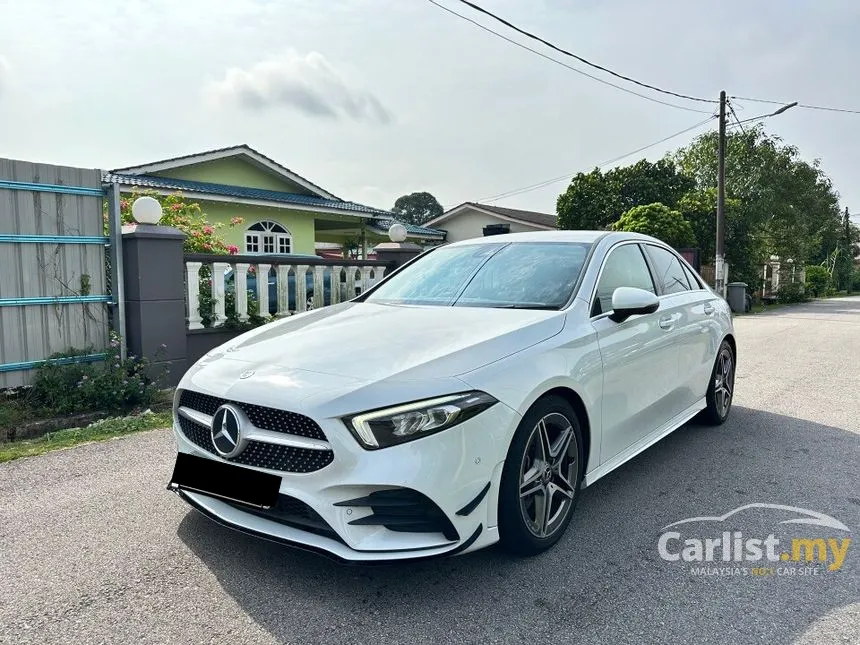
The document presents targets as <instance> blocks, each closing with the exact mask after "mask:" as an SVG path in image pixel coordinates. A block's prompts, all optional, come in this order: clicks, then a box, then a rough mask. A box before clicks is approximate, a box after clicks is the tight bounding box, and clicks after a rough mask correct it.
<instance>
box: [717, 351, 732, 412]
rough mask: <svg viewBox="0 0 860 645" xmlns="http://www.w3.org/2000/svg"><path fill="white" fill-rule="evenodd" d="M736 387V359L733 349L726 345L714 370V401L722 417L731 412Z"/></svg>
mask: <svg viewBox="0 0 860 645" xmlns="http://www.w3.org/2000/svg"><path fill="white" fill-rule="evenodd" d="M734 387H735V361H734V358H732V352H731V350H730V349H729V348H727V347H724V348H723V349H722V351H721V352H720V355H719V357H718V358H717V369H716V370H714V401H715V403H716V406H717V412H718V413H719V415H720V416H721V417H725V416H726V415H727V414H728V413H729V406H730V405H731V404H732V393H733V392H734Z"/></svg>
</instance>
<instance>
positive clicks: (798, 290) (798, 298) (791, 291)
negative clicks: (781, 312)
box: [776, 282, 807, 304]
mask: <svg viewBox="0 0 860 645" xmlns="http://www.w3.org/2000/svg"><path fill="white" fill-rule="evenodd" d="M776 299H777V301H778V302H782V303H784V304H790V303H793V302H804V301H805V300H806V299H807V298H806V294H805V293H804V292H803V285H802V284H801V283H799V282H794V283H791V282H788V283H785V284H781V285H779V291H778V292H777V294H776Z"/></svg>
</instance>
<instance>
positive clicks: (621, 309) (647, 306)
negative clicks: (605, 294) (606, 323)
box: [609, 287, 660, 322]
mask: <svg viewBox="0 0 860 645" xmlns="http://www.w3.org/2000/svg"><path fill="white" fill-rule="evenodd" d="M659 306H660V300H659V299H658V298H657V296H656V295H654V294H653V293H651V292H650V291H645V289H637V288H636V287H618V288H617V289H616V290H615V291H613V292H612V313H611V314H610V315H609V319H610V320H614V321H615V322H622V321H624V320H627V319H628V318H629V317H630V316H637V315H640V314H653V313H654V312H655V311H657V308H658V307H659Z"/></svg>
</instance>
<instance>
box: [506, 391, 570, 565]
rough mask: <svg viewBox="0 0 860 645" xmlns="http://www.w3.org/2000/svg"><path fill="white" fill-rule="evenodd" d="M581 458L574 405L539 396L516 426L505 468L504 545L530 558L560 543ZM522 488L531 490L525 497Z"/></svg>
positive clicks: (565, 527) (562, 400)
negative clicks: (545, 457) (547, 502)
mask: <svg viewBox="0 0 860 645" xmlns="http://www.w3.org/2000/svg"><path fill="white" fill-rule="evenodd" d="M568 429H569V432H568ZM541 439H543V441H541ZM542 455H543V456H547V455H548V458H547V459H541V456H542ZM583 461H584V450H583V443H582V430H581V424H580V421H579V419H578V417H577V415H576V412H575V411H574V409H573V408H572V407H571V405H570V404H569V403H568V402H567V401H565V400H564V399H562V398H560V397H557V396H548V397H545V398H543V399H540V400H538V401H537V403H535V404H534V405H533V406H532V408H531V409H530V410H529V411H528V412H527V413H526V415H525V416H524V417H523V419H522V421H521V422H520V424H519V426H518V427H517V431H516V433H514V438H513V441H512V442H511V447H510V449H509V450H508V456H507V459H506V460H505V465H504V469H503V470H502V481H501V487H500V490H499V539H500V541H501V545H502V548H504V549H505V550H506V551H508V552H509V553H513V554H516V555H524V556H529V555H537V554H538V553H542V552H543V551H546V550H547V549H549V548H550V547H551V546H552V545H553V544H555V543H556V542H558V540H559V539H560V538H561V536H562V535H564V532H565V530H566V529H567V525H568V524H569V523H570V518H571V516H572V515H573V511H574V509H575V508H576V502H577V501H578V500H579V492H580V484H581V482H582V476H583V474H584V472H585V464H584V462H583ZM521 491H522V492H527V493H528V492H529V491H531V492H530V494H527V495H524V496H522V497H521V495H520V493H521ZM547 499H548V500H549V509H548V511H549V512H548V513H547V512H546V511H547V506H546V500H547Z"/></svg>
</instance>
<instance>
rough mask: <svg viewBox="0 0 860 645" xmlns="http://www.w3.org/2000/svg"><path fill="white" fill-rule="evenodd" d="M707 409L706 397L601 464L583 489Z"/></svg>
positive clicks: (590, 474)
mask: <svg viewBox="0 0 860 645" xmlns="http://www.w3.org/2000/svg"><path fill="white" fill-rule="evenodd" d="M706 407H707V403H706V402H705V397H702V398H701V399H699V400H698V401H697V402H696V403H694V404H693V405H691V406H690V407H689V408H687V409H686V410H684V411H683V412H681V413H680V414H679V415H677V416H675V417H674V418H672V419H671V420H670V421H669V422H668V423H667V424H666V425H664V426H663V427H662V428H658V429H657V430H655V431H654V432H652V433H651V434H649V435H648V436H647V437H644V438H643V439H642V440H640V441H639V442H638V443H634V444H633V445H632V446H630V447H629V448H627V449H626V450H624V451H623V452H620V453H618V454H617V455H615V456H614V457H613V458H612V459H610V460H609V461H607V462H606V463H605V464H601V465H600V466H598V467H597V468H595V469H594V470H592V471H591V472H590V473H586V474H585V478H584V479H583V487H586V486H591V485H592V484H593V483H594V482H596V481H597V480H598V479H600V478H601V477H603V476H604V475H607V474H609V473H611V472H612V471H613V470H615V469H616V468H618V467H619V466H620V465H622V464H624V463H626V462H628V461H630V460H631V459H633V457H635V456H636V455H638V454H639V453H640V452H643V451H644V450H647V449H648V448H650V447H651V446H653V445H654V444H655V443H657V442H658V441H660V439H662V438H663V437H665V436H667V435H669V434H672V433H673V432H674V431H675V430H677V429H678V428H680V427H681V426H682V425H684V424H685V423H687V421H689V420H690V419H692V418H693V417H694V416H696V415H697V414H698V413H699V412H701V411H702V410H704V409H705V408H706Z"/></svg>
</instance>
